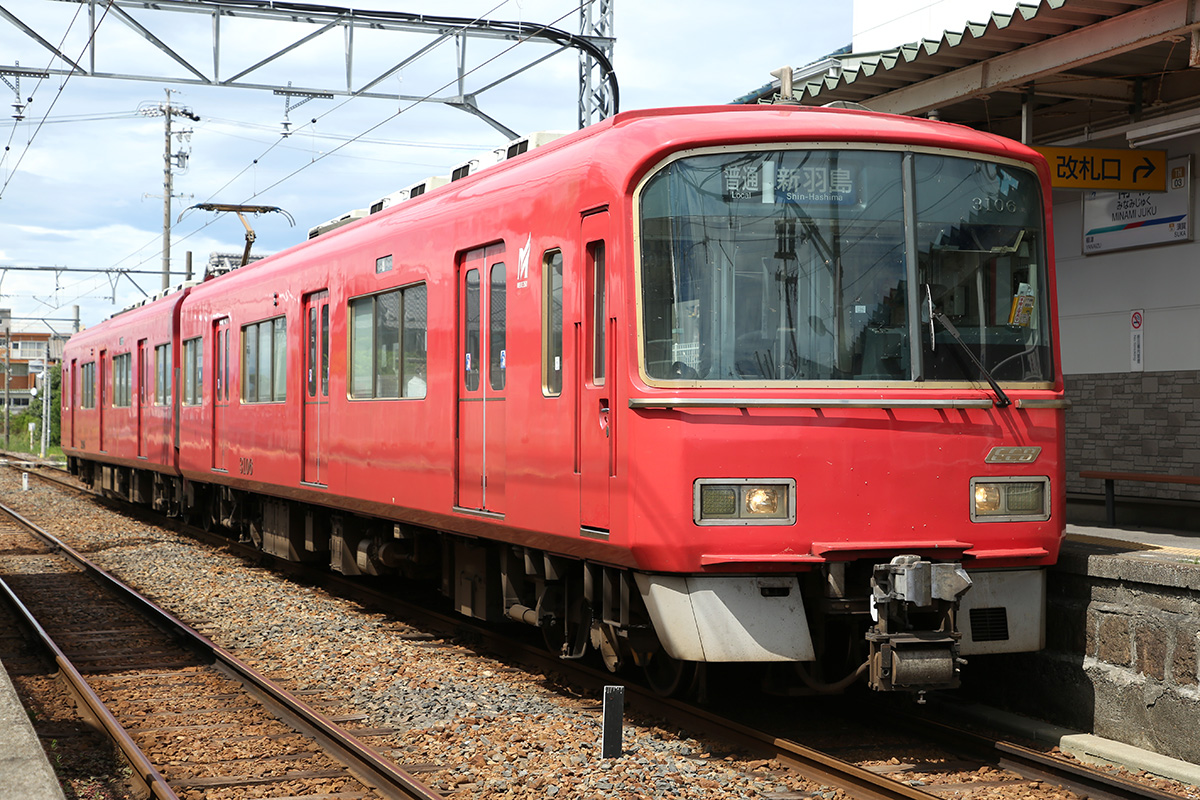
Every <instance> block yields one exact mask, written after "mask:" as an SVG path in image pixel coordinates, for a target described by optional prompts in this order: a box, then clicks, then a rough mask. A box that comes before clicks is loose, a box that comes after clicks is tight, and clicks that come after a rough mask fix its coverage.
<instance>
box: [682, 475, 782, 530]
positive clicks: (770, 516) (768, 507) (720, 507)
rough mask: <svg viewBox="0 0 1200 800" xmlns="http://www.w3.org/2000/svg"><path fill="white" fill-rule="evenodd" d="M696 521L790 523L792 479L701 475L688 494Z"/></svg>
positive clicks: (723, 523) (706, 523)
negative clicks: (691, 495) (708, 476)
mask: <svg viewBox="0 0 1200 800" xmlns="http://www.w3.org/2000/svg"><path fill="white" fill-rule="evenodd" d="M692 518H693V520H694V521H695V523H696V524H697V525H791V524H792V523H794V522H795V521H796V482H795V481H794V480H791V479H790V478H786V479H772V478H701V479H700V480H698V481H696V484H695V486H694V488H693V497H692Z"/></svg>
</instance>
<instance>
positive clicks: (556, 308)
mask: <svg viewBox="0 0 1200 800" xmlns="http://www.w3.org/2000/svg"><path fill="white" fill-rule="evenodd" d="M562 306H563V256H562V251H561V250H547V251H546V252H545V254H543V255H542V394H544V395H545V396H546V397H557V396H558V395H560V394H562V366H563V365H562V360H563V313H562Z"/></svg>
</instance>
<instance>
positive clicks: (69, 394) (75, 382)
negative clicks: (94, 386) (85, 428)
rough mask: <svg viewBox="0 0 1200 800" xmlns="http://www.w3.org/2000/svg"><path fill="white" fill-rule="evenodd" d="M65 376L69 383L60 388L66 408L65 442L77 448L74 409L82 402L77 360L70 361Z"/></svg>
mask: <svg viewBox="0 0 1200 800" xmlns="http://www.w3.org/2000/svg"><path fill="white" fill-rule="evenodd" d="M67 374H68V375H69V376H70V377H69V381H70V382H69V383H67V385H66V386H63V387H62V397H63V398H64V400H65V402H63V405H64V406H66V407H67V408H68V421H67V441H68V442H70V443H71V447H79V443H78V442H77V441H75V409H76V407H78V406H79V404H80V403H82V402H83V398H81V397H80V396H79V394H78V392H79V389H78V387H79V360H78V359H74V358H72V359H71V370H70V372H68V373H67Z"/></svg>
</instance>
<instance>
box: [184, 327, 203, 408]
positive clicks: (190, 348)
mask: <svg viewBox="0 0 1200 800" xmlns="http://www.w3.org/2000/svg"><path fill="white" fill-rule="evenodd" d="M203 377H204V340H203V339H201V338H200V337H199V336H197V337H196V338H194V339H188V340H187V341H186V342H184V343H183V404H184V405H187V406H196V405H200V402H201V398H202V397H203V390H202V386H203V384H202V382H201V381H202V379H203Z"/></svg>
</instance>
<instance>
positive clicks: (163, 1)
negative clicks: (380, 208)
mask: <svg viewBox="0 0 1200 800" xmlns="http://www.w3.org/2000/svg"><path fill="white" fill-rule="evenodd" d="M47 1H48V2H62V3H73V4H77V5H82V6H86V7H87V12H88V25H89V29H88V31H87V41H86V44H85V45H84V46H83V48H82V55H79V56H75V57H72V56H70V55H68V54H67V53H66V52H64V51H63V48H62V47H60V46H56V45H54V44H52V42H53V41H58V40H59V38H60V37H61V31H54V32H50V31H45V30H43V31H42V32H39V31H38V29H37V26H36V23H32V22H28V21H26V20H28V19H29V17H28V15H27V16H26V20H22V19H21V18H18V17H17V16H16V15H15V14H14V13H12V12H11V11H10V10H8V9H7V8H5V6H4V4H3V3H0V20H3V21H6V22H7V23H8V24H9V25H11V26H12V27H13V28H15V29H17V30H19V31H21V32H22V33H23V34H25V36H27V37H29V38H30V39H32V40H33V41H35V42H36V43H37V44H38V45H39V46H40V47H41V48H43V49H45V50H47V51H49V52H50V53H51V54H52V56H53V60H52V64H51V66H50V67H49V68H48V69H44V70H38V71H37V72H38V73H39V74H46V73H49V74H53V75H63V76H82V77H95V78H116V79H125V80H141V81H156V82H169V83H176V84H193V85H203V86H215V87H230V88H241V89H259V90H268V91H273V92H275V93H276V94H279V95H283V96H285V97H288V98H292V97H297V96H330V95H340V96H347V97H370V98H380V99H388V100H392V101H400V102H410V103H417V102H434V103H443V104H445V105H448V106H452V107H454V108H458V109H461V110H463V111H466V112H468V113H470V114H473V115H475V116H477V117H479V118H480V119H482V120H484V121H485V122H487V123H488V124H489V125H491V126H492V127H493V128H495V129H496V130H498V131H500V132H501V133H503V134H505V135H506V136H508V137H509V138H516V137H517V133H516V132H514V131H513V130H512V129H510V128H508V127H507V126H505V125H503V124H502V123H501V122H499V121H498V120H496V119H494V118H493V117H491V116H490V115H488V114H486V113H484V111H483V110H481V109H480V107H479V103H478V97H479V96H480V95H481V94H483V93H484V92H486V91H488V90H489V89H492V88H495V87H496V86H498V85H500V84H502V83H505V82H506V81H509V80H511V79H512V78H515V77H516V76H518V75H520V74H521V73H523V72H525V71H527V70H529V69H531V68H532V67H534V66H536V65H538V64H541V63H542V62H544V61H546V60H548V59H550V58H552V57H554V56H556V55H558V54H559V53H561V52H563V51H564V50H569V49H573V50H577V51H578V52H579V58H580V70H579V79H580V87H579V123H580V126H581V127H583V126H584V125H587V124H590V123H592V122H595V121H598V120H599V119H603V118H604V117H607V116H610V115H612V114H614V113H616V112H617V110H618V105H619V96H618V89H617V82H616V75H615V73H614V72H613V67H612V49H613V38H612V0H587V1H586V2H583V3H582V5H581V6H580V33H578V34H575V33H570V32H569V31H565V30H562V29H560V28H556V27H553V26H551V25H539V24H536V23H529V22H505V21H498V20H489V19H477V18H470V17H452V16H441V15H429V14H412V13H406V12H401V11H370V10H362V9H349V8H341V7H337V6H329V5H309V4H306V3H297V2H286V1H283V0H154V2H152V3H149V2H144V0H136V1H135V0H47ZM164 14H175V15H176V17H175V18H173V19H172V20H171V22H172V23H178V22H180V21H182V20H184V19H189V21H190V24H171V25H163V24H158V23H159V21H160V20H161V19H162V16H163V15H164ZM235 20H237V21H242V20H255V21H259V22H264V21H265V22H271V23H279V24H280V30H279V31H278V32H276V31H275V30H274V29H272V30H271V33H272V34H274V35H264V36H259V37H257V38H256V39H255V40H254V42H253V46H255V47H259V48H261V50H260V51H259V52H258V53H255V54H253V55H250V56H249V57H250V58H251V59H255V58H256V60H254V63H252V64H251V65H250V66H238V67H234V66H231V63H232V61H233V60H234V59H233V57H232V55H231V54H229V55H227V54H226V53H225V51H223V50H222V33H223V32H226V31H227V28H228V27H229V25H230V24H231V23H232V22H233V21H235ZM101 21H105V22H104V26H103V27H104V28H105V32H107V29H108V27H109V22H111V21H117V22H119V23H120V24H121V25H123V26H125V28H126V29H127V30H130V31H133V32H134V33H135V34H136V35H137V36H140V37H141V38H143V39H145V40H146V41H147V42H149V43H150V44H151V45H153V46H154V47H155V48H157V49H158V50H160V51H161V52H162V53H163V54H165V55H166V56H167V58H168V59H169V61H170V62H172V63H173V66H172V70H174V71H175V74H165V71H162V70H154V69H152V68H151V65H148V64H146V65H144V66H143V65H142V64H141V63H139V65H138V68H137V69H138V71H133V72H118V71H105V70H103V69H100V68H98V67H97V64H98V63H103V62H104V61H105V58H104V56H107V55H109V54H110V51H103V52H102V48H104V47H111V48H114V49H115V48H117V47H119V46H120V44H119V42H120V41H121V38H120V37H119V36H118V37H113V42H112V43H110V42H109V37H107V36H102V35H100V31H99V28H100V27H101V24H100V23H101ZM285 23H286V24H289V25H296V24H302V25H304V26H307V27H308V28H311V30H309V31H307V32H305V33H304V34H303V35H301V36H300V37H299V38H298V39H291V41H290V43H288V44H285V45H283V46H274V44H273V43H274V42H277V41H279V40H281V39H282V38H283V37H284V36H292V35H294V33H293V32H292V31H284V30H283V27H282V26H283V24H285ZM364 31H387V32H395V33H403V34H418V35H420V36H423V37H426V38H427V39H428V41H425V43H424V44H423V45H421V46H419V47H417V48H416V49H414V50H413V51H412V52H408V53H406V54H404V55H403V56H402V57H400V58H398V59H397V58H394V56H389V58H388V63H389V66H387V67H386V68H384V69H383V70H382V71H376V70H372V72H373V73H374V74H370V75H368V76H367V77H365V78H363V77H360V76H359V75H357V74H356V70H355V68H356V65H357V62H356V51H355V34H356V32H359V34H360V36H361V35H362V32H364ZM338 33H340V34H341V36H342V41H343V47H342V48H341V50H342V62H343V63H340V64H330V65H328V66H323V65H320V64H317V65H316V66H319V67H321V68H320V69H314V70H311V73H310V74H319V75H328V76H330V78H329V80H328V81H320V82H319V83H318V84H314V85H310V86H292V85H291V84H289V83H286V82H280V81H276V80H273V79H272V78H270V77H267V73H268V72H269V71H270V70H267V69H266V68H267V67H268V66H274V67H278V66H279V65H278V64H277V63H276V62H278V61H279V59H281V58H283V57H284V56H286V55H288V54H291V53H293V52H295V51H299V50H301V48H304V50H303V54H304V55H305V56H307V57H315V58H318V59H319V58H322V57H326V56H327V54H328V53H329V52H332V51H333V48H328V47H315V46H309V45H313V44H315V43H316V41H317V40H319V39H327V38H328V37H330V36H336V35H337V34H338ZM205 39H207V41H208V44H209V46H208V47H207V48H198V47H197V44H196V43H197V42H198V41H204V40H205ZM472 39H491V40H500V41H506V42H511V43H514V44H515V43H524V42H532V43H537V44H542V45H551V46H553V49H552V50H551V51H550V52H549V53H542V54H540V55H538V56H537V57H536V58H531V59H530V60H528V61H527V62H526V63H524V64H522V65H521V66H519V67H517V68H516V69H512V70H511V71H508V72H507V73H506V74H504V75H503V76H502V77H500V78H498V79H493V80H490V81H489V82H487V83H486V84H485V85H482V86H478V87H472V88H471V89H470V90H468V85H469V84H471V79H472V78H475V75H474V74H473V73H474V72H475V71H476V70H477V69H478V66H476V67H468V61H467V57H466V45H467V42H468V41H469V40H472ZM447 40H453V42H454V44H455V46H456V48H457V53H456V58H455V63H456V64H457V75H456V76H455V78H454V79H453V80H446V81H445V82H444V83H443V89H441V90H438V91H435V92H434V93H432V94H428V95H418V94H411V95H409V94H401V93H396V92H388V91H385V90H384V89H383V88H382V84H384V82H385V81H387V80H388V79H389V78H392V77H393V76H396V75H397V74H398V73H400V72H401V71H402V70H404V68H405V67H407V66H409V65H410V64H412V63H413V62H415V61H416V60H417V59H419V58H420V57H422V56H423V55H425V54H426V53H429V52H430V51H431V50H433V49H434V48H435V47H437V46H438V45H440V44H442V43H444V42H446V41H447ZM422 41H424V40H422ZM235 49H236V51H237V59H238V60H239V61H242V60H245V59H246V58H247V49H248V48H247V43H246V38H245V37H242V38H241V40H240V41H239V42H238V44H237V46H236V48H235ZM200 51H203V52H205V53H207V52H209V51H211V54H212V55H211V63H203V62H205V61H207V55H205V56H203V57H201V58H197V57H196V56H195V55H193V53H196V52H200ZM390 52H395V51H394V50H393V51H390ZM0 58H7V56H6V57H0ZM27 72H31V71H30V70H27V69H25V68H22V67H20V66H19V65H17V64H16V63H15V62H14V63H12V64H3V63H0V74H3V75H14V76H20V75H22V74H25V73H27ZM439 92H445V93H439ZM289 108H290V106H289Z"/></svg>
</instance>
